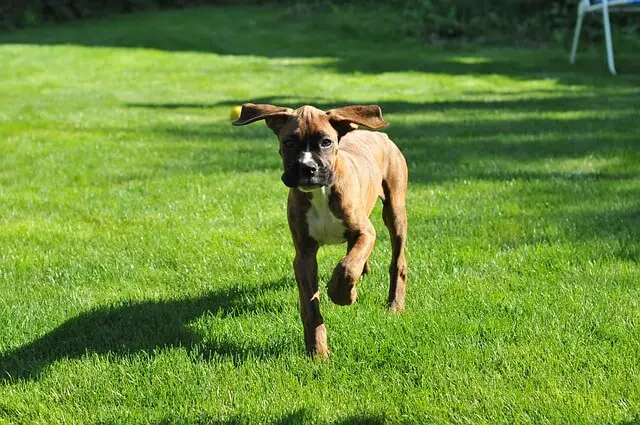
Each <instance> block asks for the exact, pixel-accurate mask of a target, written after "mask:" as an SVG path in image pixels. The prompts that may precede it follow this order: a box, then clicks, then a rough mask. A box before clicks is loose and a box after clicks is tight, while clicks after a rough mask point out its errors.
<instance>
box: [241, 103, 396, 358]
mask: <svg viewBox="0 0 640 425" xmlns="http://www.w3.org/2000/svg"><path fill="white" fill-rule="evenodd" d="M258 120H265V121H266V123H267V125H268V126H269V127H270V128H271V129H272V130H273V131H274V132H275V133H276V135H277V136H278V139H279V140H280V156H281V157H282V162H283V165H284V174H283V175H282V181H283V182H284V184H285V185H286V186H288V187H289V188H290V189H289V202H288V219H289V228H290V230H291V234H292V236H293V243H294V245H295V249H296V257H295V260H294V268H295V275H296V281H297V282H298V290H299V292H300V315H301V317H302V323H303V326H304V337H305V344H306V347H307V351H308V352H309V353H310V354H312V355H314V356H318V357H326V356H327V355H328V354H329V350H328V347H327V332H326V329H325V327H324V322H323V319H322V316H321V315H320V300H319V292H318V263H317V260H316V253H317V252H318V247H319V246H320V245H324V244H336V243H342V242H347V255H346V256H345V257H344V258H343V259H342V261H340V263H339V264H338V265H337V266H336V268H335V269H334V271H333V276H332V277H331V281H330V282H329V286H328V294H329V298H331V300H332V301H333V302H334V303H336V304H339V305H348V304H352V303H353V302H355V300H356V296H357V292H356V282H357V281H358V279H359V278H360V276H361V275H362V274H364V273H368V272H369V263H368V260H369V255H370V254H371V250H372V249H373V244H374V242H375V239H376V231H375V229H374V228H373V225H372V224H371V221H369V215H370V214H371V210H372V209H373V207H374V205H375V203H376V201H377V200H378V198H380V199H382V202H383V209H382V215H383V218H384V223H385V225H386V226H387V228H388V229H389V233H390V235H391V245H392V257H391V266H390V267H389V275H390V285H389V298H388V301H387V303H388V307H389V309H390V310H391V311H394V312H395V311H401V310H402V309H403V308H404V295H405V285H406V280H407V261H406V259H405V255H404V249H405V243H406V239H407V215H406V208H405V195H406V191H407V164H406V161H405V159H404V156H402V153H401V152H400V150H399V149H398V147H397V146H396V145H395V144H394V143H393V142H392V141H391V140H390V139H389V137H388V136H387V135H386V134H384V133H379V132H374V131H366V130H358V129H357V126H358V125H361V126H365V127H368V128H372V129H379V128H382V127H385V126H386V125H387V122H386V121H385V120H384V119H383V118H382V111H381V110H380V107H379V106H377V105H371V106H347V107H344V108H338V109H332V110H330V111H327V112H324V111H321V110H319V109H317V108H314V107H312V106H302V107H300V108H298V109H296V110H293V109H290V108H283V107H278V106H273V105H256V104H252V103H246V104H244V105H243V106H242V112H241V114H240V118H238V119H237V120H236V121H234V122H233V125H246V124H250V123H252V122H255V121H258Z"/></svg>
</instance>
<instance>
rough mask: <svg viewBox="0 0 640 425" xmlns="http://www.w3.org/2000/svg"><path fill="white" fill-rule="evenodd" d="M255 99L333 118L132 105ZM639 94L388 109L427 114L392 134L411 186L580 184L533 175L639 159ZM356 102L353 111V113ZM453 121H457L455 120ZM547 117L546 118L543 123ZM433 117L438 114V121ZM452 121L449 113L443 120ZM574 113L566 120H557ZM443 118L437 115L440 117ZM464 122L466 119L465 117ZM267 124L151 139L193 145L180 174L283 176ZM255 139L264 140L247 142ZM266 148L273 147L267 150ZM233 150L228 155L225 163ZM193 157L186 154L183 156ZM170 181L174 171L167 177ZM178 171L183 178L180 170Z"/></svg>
mask: <svg viewBox="0 0 640 425" xmlns="http://www.w3.org/2000/svg"><path fill="white" fill-rule="evenodd" d="M248 100H251V101H254V102H259V103H272V104H276V105H286V106H293V107H295V106H297V105H300V104H306V103H308V104H312V105H314V106H317V107H319V108H321V109H324V110H327V109H330V108H332V107H334V106H336V105H335V104H333V103H328V102H326V101H325V100H324V99H318V98H300V97H294V98H289V97H281V96H268V97H260V98H257V99H236V100H228V101H222V102H215V103H211V104H191V103H179V102H175V103H167V104H150V103H135V104H127V106H129V107H134V108H150V109H154V110H155V109H157V110H159V111H163V110H174V109H180V108H185V109H189V108H205V109H208V108H217V107H220V106H225V107H226V106H229V105H236V104H241V103H243V102H246V101H248ZM639 102H640V93H636V92H631V93H626V94H622V93H621V94H618V95H616V96H606V97H605V96H602V97H594V96H592V95H575V94H573V95H563V96H556V97H553V98H543V99H527V100H514V99H509V100H506V101H493V102H479V101H475V100H471V101H457V102H422V103H414V102H403V101H384V102H380V105H381V106H382V108H383V111H384V112H385V113H387V114H393V113H401V114H417V113H420V114H422V117H423V118H425V119H422V120H420V121H419V122H406V121H402V119H397V120H394V119H391V120H390V121H391V125H390V126H389V127H388V128H387V129H385V131H386V132H387V133H388V134H389V135H390V137H391V138H392V139H393V140H394V141H395V142H396V143H397V144H398V146H400V148H401V149H402V150H403V152H404V153H405V155H406V157H407V160H408V162H409V164H410V172H411V180H412V181H413V182H422V183H434V182H435V183H438V182H445V181H450V180H460V179H481V180H509V179H514V178H517V179H525V180H532V179H557V178H563V177H566V178H575V177H576V175H572V174H566V175H563V174H562V173H558V172H554V171H549V172H544V171H539V172H538V171H536V172H533V171H531V170H530V169H526V168H525V167H519V166H517V165H519V164H522V165H526V164H528V163H532V162H534V161H542V160H546V159H553V160H556V161H557V160H572V159H583V158H585V157H589V156H594V157H599V158H612V159H616V160H617V159H619V157H622V158H630V156H629V155H630V154H631V157H632V156H633V155H634V153H635V154H638V153H639V152H640V143H639V142H638V138H637V137H636V134H635V132H634V131H632V129H633V128H635V127H637V122H636V121H637V119H636V117H637V105H638V103H639ZM347 103H350V102H344V103H343V104H347ZM483 110H487V111H505V112H511V113H512V114H510V115H502V114H493V113H490V114H489V116H487V117H486V118H483V117H482V116H475V115H474V116H471V117H469V116H467V115H465V114H466V113H467V112H466V111H480V112H482V111H483ZM449 111H451V117H452V120H451V121H448V120H446V118H447V112H449ZM540 111H544V114H547V115H543V114H541V113H540ZM431 112H433V113H434V115H431V116H429V114H430V113H431ZM441 112H444V114H441ZM558 112H561V113H568V114H570V115H567V116H566V118H565V117H560V118H558V117H557V116H554V115H551V114H553V113H558ZM436 113H437V114H436ZM460 113H461V114H462V116H461V115H457V114H460ZM263 127H264V125H263V124H261V123H258V124H256V125H255V126H253V127H248V128H235V129H234V128H231V126H230V125H229V126H228V127H226V126H224V125H222V126H221V125H220V123H219V122H216V123H212V124H197V125H194V124H190V125H186V126H180V127H169V126H163V127H155V128H151V129H150V131H151V132H153V133H157V134H161V135H163V136H165V137H168V138H170V139H173V140H182V141H189V142H192V144H191V145H190V146H185V147H183V148H181V147H180V146H175V145H174V146H171V149H172V152H174V155H176V157H180V158H193V159H194V160H192V161H191V162H190V163H189V160H184V161H182V162H181V171H183V172H196V173H202V174H209V173H211V172H217V171H235V172H238V171H241V172H244V171H248V172H250V171H255V170H262V169H272V170H276V169H279V168H280V160H279V157H278V155H277V152H276V151H277V141H276V139H275V138H274V137H273V135H272V134H271V133H270V132H268V131H267V130H265V129H264V128H263ZM248 139H259V140H260V142H259V143H256V141H255V140H252V141H250V142H249V141H248ZM263 142H264V143H263ZM222 148H224V149H225V150H226V151H225V152H226V153H228V155H226V156H225V157H224V158H222V157H220V152H219V151H220V150H221V149H222ZM182 149H185V150H186V151H182ZM500 161H502V162H505V161H506V162H511V163H512V164H514V165H515V166H512V167H509V168H505V167H497V166H494V167H487V163H488V162H492V163H498V162H500ZM626 168H628V169H626V170H620V171H619V172H617V171H603V172H599V173H598V172H596V173H591V174H588V175H578V176H577V177H587V178H600V179H609V180H618V179H619V180H629V179H634V178H637V177H638V171H637V169H636V168H635V167H633V166H632V164H628V167H626ZM167 171H168V172H171V169H169V170H167ZM174 171H176V172H178V171H180V170H177V169H176V170H174Z"/></svg>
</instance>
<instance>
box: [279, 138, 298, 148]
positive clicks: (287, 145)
mask: <svg viewBox="0 0 640 425" xmlns="http://www.w3.org/2000/svg"><path fill="white" fill-rule="evenodd" d="M282 144H283V145H284V147H285V148H287V149H291V148H293V147H294V146H295V145H296V141H295V140H293V139H287V140H285V141H284V142H282Z"/></svg>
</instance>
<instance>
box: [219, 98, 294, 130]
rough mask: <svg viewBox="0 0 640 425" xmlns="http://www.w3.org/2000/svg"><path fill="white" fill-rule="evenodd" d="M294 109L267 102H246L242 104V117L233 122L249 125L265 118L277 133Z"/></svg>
mask: <svg viewBox="0 0 640 425" xmlns="http://www.w3.org/2000/svg"><path fill="white" fill-rule="evenodd" d="M291 112H293V109H291V108H284V107H282V106H273V105H267V104H255V103H245V104H244V105H242V111H241V112H240V118H238V119H237V120H235V121H234V122H232V123H231V124H233V125H247V124H251V123H252V122H256V121H259V120H265V122H266V123H267V125H268V126H269V128H271V129H272V130H273V131H274V132H275V133H276V134H278V132H279V131H280V128H281V127H282V126H283V125H284V123H285V122H287V119H288V118H289V117H290V116H291Z"/></svg>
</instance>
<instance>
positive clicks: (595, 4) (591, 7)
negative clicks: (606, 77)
mask: <svg viewBox="0 0 640 425" xmlns="http://www.w3.org/2000/svg"><path fill="white" fill-rule="evenodd" d="M609 10H611V11H612V12H613V11H626V12H640V0H580V4H579V5H578V20H577V22H576V31H575V33H574V35H573V46H572V47H571V58H570V60H571V63H575V61H576V51H577V50H578V41H579V39H580V31H581V30H582V19H583V18H584V15H585V14H587V13H589V12H602V23H603V25H604V38H605V45H606V47H607V62H608V63H609V71H611V73H612V74H613V75H615V74H616V65H615V62H614V59H613V43H612V42H611V23H610V22H609Z"/></svg>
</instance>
